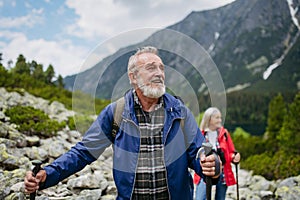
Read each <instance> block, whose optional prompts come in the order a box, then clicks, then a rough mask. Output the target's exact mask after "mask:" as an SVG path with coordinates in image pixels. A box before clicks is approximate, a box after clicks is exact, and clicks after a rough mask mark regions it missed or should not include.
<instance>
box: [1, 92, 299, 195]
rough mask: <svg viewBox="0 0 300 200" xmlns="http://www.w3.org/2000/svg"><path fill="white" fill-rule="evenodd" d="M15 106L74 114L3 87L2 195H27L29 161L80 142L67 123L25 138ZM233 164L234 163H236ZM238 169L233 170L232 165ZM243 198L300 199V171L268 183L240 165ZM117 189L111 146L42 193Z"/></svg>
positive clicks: (60, 114)
mask: <svg viewBox="0 0 300 200" xmlns="http://www.w3.org/2000/svg"><path fill="white" fill-rule="evenodd" d="M15 105H24V106H33V107H35V108H37V109H40V110H43V111H44V112H45V113H47V114H48V115H49V116H50V117H51V118H53V119H56V120H59V121H62V120H66V119H67V117H68V116H72V115H73V114H74V113H73V112H72V111H69V110H67V109H65V107H64V106H63V105H62V104H60V103H58V102H53V103H51V104H49V102H48V101H47V100H44V99H41V98H37V97H34V96H32V95H30V94H28V93H27V92H25V91H24V92H23V94H22V95H20V94H19V93H16V92H7V91H6V89H5V88H0V182H1V184H0V199H5V200H12V199H14V200H17V199H20V200H21V199H24V198H25V197H26V195H25V194H24V193H23V190H24V186H23V178H24V175H25V172H26V171H27V170H30V169H31V168H32V164H31V161H32V160H35V159H39V160H41V161H43V163H44V164H43V165H46V164H47V163H50V162H52V161H53V160H54V159H55V158H57V157H58V156H59V155H61V154H63V153H64V152H65V151H67V150H69V149H70V148H71V147H72V145H74V144H75V143H76V142H78V141H80V139H81V133H79V132H77V131H76V130H69V128H68V127H66V128H65V129H64V130H63V131H59V132H58V134H57V136H55V137H52V138H47V139H41V138H38V137H36V136H30V137H29V136H26V135H24V134H22V133H21V132H19V131H17V129H16V125H15V124H12V123H10V119H9V118H8V117H7V116H5V114H4V113H5V110H6V109H8V108H9V107H12V106H15ZM233 168H234V167H233ZM234 170H235V169H234ZM239 193H240V199H297V197H298V196H299V195H300V175H299V176H297V177H290V178H287V179H285V180H277V181H267V180H266V179H264V178H263V177H261V176H257V175H252V173H251V172H248V171H246V170H243V169H239ZM115 197H116V188H115V185H114V182H113V178H112V148H108V149H107V150H106V151H105V152H104V153H103V154H102V155H101V156H100V158H99V159H98V160H97V161H96V162H94V163H93V164H91V165H90V166H86V167H85V168H84V169H83V170H82V171H80V172H78V173H76V174H74V175H72V176H70V177H69V178H67V179H65V180H64V181H62V182H61V183H59V184H58V185H57V186H54V187H51V188H48V189H45V190H43V191H39V192H38V196H37V197H36V199H37V200H41V199H76V200H79V199H80V200H81V199H95V200H96V199H107V200H108V199H115ZM227 199H236V186H231V187H229V189H228V192H227Z"/></svg>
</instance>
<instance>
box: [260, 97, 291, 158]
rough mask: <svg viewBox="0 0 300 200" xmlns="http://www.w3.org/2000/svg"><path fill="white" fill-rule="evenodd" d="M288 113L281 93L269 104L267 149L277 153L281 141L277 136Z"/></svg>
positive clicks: (266, 135)
mask: <svg viewBox="0 0 300 200" xmlns="http://www.w3.org/2000/svg"><path fill="white" fill-rule="evenodd" d="M285 115H286V105H285V102H284V99H283V97H282V95H281V94H278V95H277V96H276V97H274V98H273V99H272V100H271V102H270V104H269V111H268V125H267V132H266V133H265V139H266V140H267V141H266V149H267V150H268V151H269V152H271V153H275V152H277V151H278V148H279V143H278V140H277V136H278V135H279V131H280V129H281V127H282V124H283V120H284V116H285Z"/></svg>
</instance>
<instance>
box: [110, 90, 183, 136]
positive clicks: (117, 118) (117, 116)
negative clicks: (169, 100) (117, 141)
mask: <svg viewBox="0 0 300 200" xmlns="http://www.w3.org/2000/svg"><path fill="white" fill-rule="evenodd" d="M174 97H175V98H176V99H179V100H180V101H181V102H182V103H183V104H184V102H183V101H182V99H181V98H180V97H179V96H174ZM124 107H125V98H124V97H121V98H120V99H118V100H117V101H116V108H115V110H114V121H113V124H112V131H111V134H112V137H113V139H114V138H115V137H116V135H117V132H118V131H119V128H120V124H121V120H122V112H123V110H124ZM180 127H181V129H182V130H183V128H184V119H181V120H180Z"/></svg>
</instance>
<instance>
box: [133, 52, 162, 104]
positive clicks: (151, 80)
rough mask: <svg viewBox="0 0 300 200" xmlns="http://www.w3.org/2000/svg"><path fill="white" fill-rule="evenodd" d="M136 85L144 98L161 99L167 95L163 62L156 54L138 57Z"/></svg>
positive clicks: (145, 54) (144, 54)
mask: <svg viewBox="0 0 300 200" xmlns="http://www.w3.org/2000/svg"><path fill="white" fill-rule="evenodd" d="M137 70H138V72H137V74H136V83H137V89H140V90H141V91H142V93H143V95H144V96H147V97H150V98H159V97H161V96H162V95H163V94H164V93H165V83H164V81H165V71H164V64H163V62H162V60H161V59H160V58H159V57H158V56H157V55H155V54H152V53H143V54H141V55H139V56H138V62H137Z"/></svg>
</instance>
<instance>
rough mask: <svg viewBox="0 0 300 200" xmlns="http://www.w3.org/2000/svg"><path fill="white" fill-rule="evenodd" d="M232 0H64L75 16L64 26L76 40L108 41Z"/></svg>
mask: <svg viewBox="0 0 300 200" xmlns="http://www.w3.org/2000/svg"><path fill="white" fill-rule="evenodd" d="M233 1H234V0H215V1H211V0H201V1H193V2H190V3H188V2H187V1H185V0H156V1H150V0H149V1H138V0H85V1H81V0H67V1H66V5H67V6H68V7H69V8H71V9H74V10H75V13H76V14H77V15H78V16H79V18H78V20H77V23H76V24H73V25H72V26H69V27H68V30H69V33H70V34H72V35H76V36H78V37H82V38H86V39H92V38H93V37H100V38H109V37H112V36H114V35H116V34H118V33H120V32H124V31H130V30H132V29H137V28H143V27H161V28H164V27H166V26H169V25H172V24H173V23H175V22H178V21H180V20H182V19H183V18H184V17H186V16H187V15H188V14H189V13H190V12H192V11H198V10H200V9H201V10H203V9H211V8H215V7H218V6H220V5H225V4H227V3H230V2H233Z"/></svg>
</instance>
